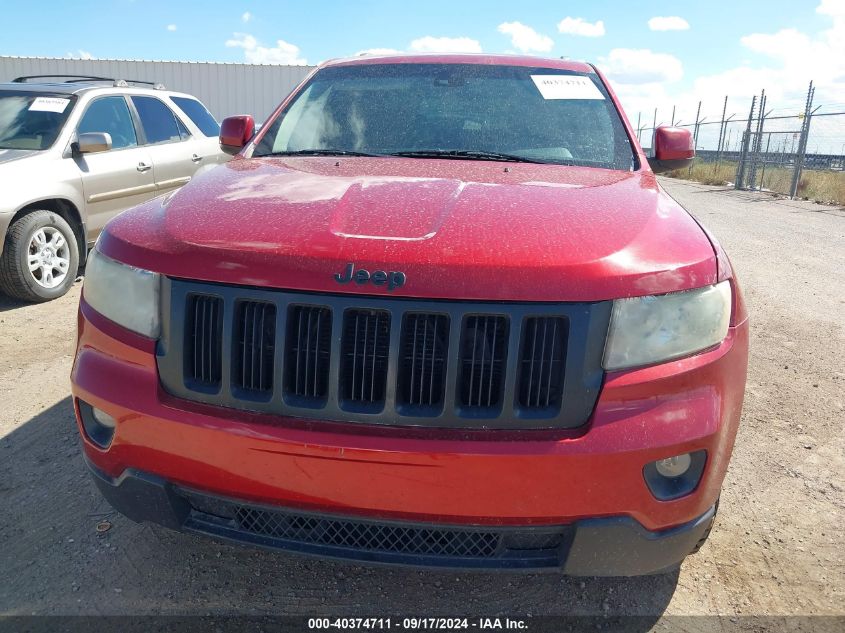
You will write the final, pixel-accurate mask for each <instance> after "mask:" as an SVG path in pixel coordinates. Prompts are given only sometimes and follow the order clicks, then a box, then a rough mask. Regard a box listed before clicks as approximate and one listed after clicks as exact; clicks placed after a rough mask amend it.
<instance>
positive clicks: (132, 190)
mask: <svg viewBox="0 0 845 633" xmlns="http://www.w3.org/2000/svg"><path fill="white" fill-rule="evenodd" d="M147 85H148V86H149V87H145V86H147ZM219 131H220V126H219V125H218V123H217V121H216V120H215V119H214V117H213V116H212V115H211V114H210V113H209V111H208V110H207V109H206V107H205V106H204V105H203V104H202V103H201V102H200V101H199V100H197V99H196V98H195V97H192V96H191V95H188V94H183V93H178V92H171V91H168V90H165V89H164V87H163V86H161V85H158V84H157V85H153V84H147V82H140V81H124V80H113V79H104V78H102V77H77V76H54V75H51V76H49V77H46V76H39V77H19V78H17V79H15V80H14V81H13V82H11V83H0V183H2V186H0V292H4V293H6V294H8V295H10V296H12V297H15V298H18V299H23V300H25V301H48V300H50V299H55V298H56V297H60V296H62V295H63V294H65V293H66V292H67V291H68V289H69V288H70V286H71V285H72V284H73V282H74V280H75V278H76V276H77V272H78V270H79V267H80V266H81V265H83V264H84V261H85V258H86V255H87V252H88V248H89V246H90V245H91V244H93V242H94V240H95V239H96V238H97V235H99V233H100V230H101V229H102V228H103V226H104V225H105V223H106V222H107V221H108V220H110V219H111V218H112V217H113V216H114V215H115V214H117V213H119V212H120V211H123V210H124V209H127V208H129V207H131V206H134V205H136V204H138V203H140V202H143V201H145V200H147V199H149V198H152V197H155V196H157V195H160V194H162V193H166V192H168V191H171V190H173V189H175V188H177V187H180V186H182V185H184V184H185V183H186V182H188V181H189V180H190V179H191V178H192V177H193V176H194V175H195V174H197V173H198V172H200V171H204V170H207V169H211V168H212V167H214V166H215V165H217V164H219V163H222V162H225V161H226V160H227V159H228V158H229V156H228V155H226V154H224V153H223V152H222V151H221V150H220V146H219V143H218V134H219Z"/></svg>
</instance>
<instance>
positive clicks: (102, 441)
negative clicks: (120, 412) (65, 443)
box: [77, 400, 117, 448]
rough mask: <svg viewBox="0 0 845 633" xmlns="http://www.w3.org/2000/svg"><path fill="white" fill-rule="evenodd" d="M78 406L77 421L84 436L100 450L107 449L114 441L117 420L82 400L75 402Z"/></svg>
mask: <svg viewBox="0 0 845 633" xmlns="http://www.w3.org/2000/svg"><path fill="white" fill-rule="evenodd" d="M77 404H78V405H79V419H80V421H81V422H82V428H83V429H84V431H85V435H86V436H87V438H88V439H89V440H90V441H91V443H93V444H95V445H96V446H99V447H100V448H108V447H109V446H110V445H111V442H112V439H114V431H115V427H116V426H117V420H115V419H114V418H113V417H112V416H110V415H109V414H108V413H106V412H105V411H101V410H100V409H96V408H94V407H92V406H91V405H90V404H88V403H87V402H85V401H84V400H77Z"/></svg>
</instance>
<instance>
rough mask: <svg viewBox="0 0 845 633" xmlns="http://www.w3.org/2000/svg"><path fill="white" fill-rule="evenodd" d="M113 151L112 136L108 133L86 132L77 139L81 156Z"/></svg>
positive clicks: (77, 148) (77, 147) (77, 146)
mask: <svg viewBox="0 0 845 633" xmlns="http://www.w3.org/2000/svg"><path fill="white" fill-rule="evenodd" d="M110 149H111V134H109V133H108V132H85V133H84V134H80V135H79V136H78V137H77V139H76V151H78V152H79V153H80V154H95V153H97V152H107V151H109V150H110Z"/></svg>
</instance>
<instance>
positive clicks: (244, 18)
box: [241, 11, 252, 24]
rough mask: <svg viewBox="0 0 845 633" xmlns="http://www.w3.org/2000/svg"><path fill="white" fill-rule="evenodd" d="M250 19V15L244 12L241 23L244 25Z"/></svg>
mask: <svg viewBox="0 0 845 633" xmlns="http://www.w3.org/2000/svg"><path fill="white" fill-rule="evenodd" d="M251 19H252V13H250V12H249V11H245V12H244V14H243V15H242V16H241V22H243V23H244V24H246V23H247V22H249V21H250V20H251Z"/></svg>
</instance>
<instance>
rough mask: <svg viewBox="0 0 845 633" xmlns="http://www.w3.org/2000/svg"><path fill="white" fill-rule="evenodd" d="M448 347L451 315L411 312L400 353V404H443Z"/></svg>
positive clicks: (430, 406) (437, 407)
mask: <svg viewBox="0 0 845 633" xmlns="http://www.w3.org/2000/svg"><path fill="white" fill-rule="evenodd" d="M448 350H449V317H447V316H446V315H442V314H421V313H408V314H406V315H405V318H404V323H403V324H402V340H401V343H400V352H399V353H400V357H399V393H398V398H397V401H398V403H399V404H400V405H406V406H410V407H419V408H421V409H430V410H431V411H432V413H436V412H438V411H440V410H441V409H442V408H443V394H444V390H445V381H446V358H447V353H448Z"/></svg>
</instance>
